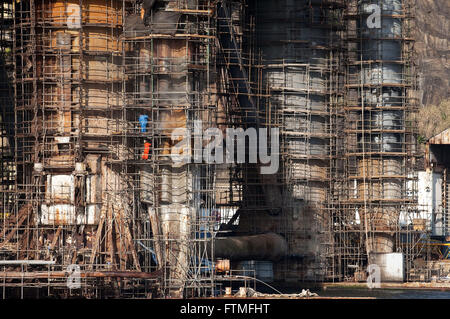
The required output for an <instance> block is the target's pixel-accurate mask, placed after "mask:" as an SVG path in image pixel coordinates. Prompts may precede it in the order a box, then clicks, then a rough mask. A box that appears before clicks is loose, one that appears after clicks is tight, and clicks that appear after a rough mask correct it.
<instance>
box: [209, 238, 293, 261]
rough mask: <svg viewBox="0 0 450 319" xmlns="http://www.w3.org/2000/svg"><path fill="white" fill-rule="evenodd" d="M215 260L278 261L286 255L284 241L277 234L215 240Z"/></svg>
mask: <svg viewBox="0 0 450 319" xmlns="http://www.w3.org/2000/svg"><path fill="white" fill-rule="evenodd" d="M214 255H215V258H224V259H230V260H231V261H239V260H268V261H278V260H280V259H281V258H283V257H284V256H286V255H287V243H286V240H285V239H284V238H283V237H282V236H280V235H277V234H274V233H267V234H262V235H254V236H241V237H224V238H216V239H215V241H214Z"/></svg>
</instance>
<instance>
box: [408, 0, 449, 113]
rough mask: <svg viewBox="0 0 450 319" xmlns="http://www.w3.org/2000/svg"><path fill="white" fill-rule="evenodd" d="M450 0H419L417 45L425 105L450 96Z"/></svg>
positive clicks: (417, 2)
mask: <svg viewBox="0 0 450 319" xmlns="http://www.w3.org/2000/svg"><path fill="white" fill-rule="evenodd" d="M449 20H450V0H416V24H417V35H416V39H417V42H416V49H417V53H418V55H419V61H418V62H419V70H420V84H421V89H422V91H423V100H422V102H423V104H424V105H430V104H433V105H439V104H440V103H441V102H442V100H444V99H448V98H449V97H450V94H449V88H450V56H449V52H450V49H449V39H450V22H449Z"/></svg>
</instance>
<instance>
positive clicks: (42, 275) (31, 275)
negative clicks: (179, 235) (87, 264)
mask: <svg viewBox="0 0 450 319" xmlns="http://www.w3.org/2000/svg"><path fill="white" fill-rule="evenodd" d="M161 274H162V271H155V272H151V273H147V272H137V271H91V272H81V273H80V277H81V278H137V279H154V278H158V277H160V276H161ZM68 275H69V273H68V272H65V271H34V272H21V271H4V272H0V278H11V279H12V278H23V279H46V278H67V277H68Z"/></svg>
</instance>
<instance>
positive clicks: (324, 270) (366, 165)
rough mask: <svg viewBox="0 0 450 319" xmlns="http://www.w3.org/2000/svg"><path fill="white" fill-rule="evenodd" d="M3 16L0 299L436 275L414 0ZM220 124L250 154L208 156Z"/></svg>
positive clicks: (109, 2) (282, 0)
mask: <svg viewBox="0 0 450 319" xmlns="http://www.w3.org/2000/svg"><path fill="white" fill-rule="evenodd" d="M0 11H1V12H0V13H1V20H2V23H1V30H0V32H1V33H0V37H1V39H0V40H1V42H0V45H1V61H0V62H1V63H0V67H1V71H0V76H1V77H0V81H1V83H0V90H1V92H0V93H1V96H0V99H1V106H0V107H1V109H0V110H1V112H0V158H1V159H0V160H1V166H0V178H1V186H0V287H1V289H0V295H1V296H2V297H3V298H20V297H33V298H34V297H36V298H43V297H51V296H60V297H61V296H62V297H69V296H82V297H86V298H110V297H116V298H128V297H130V298H155V297H170V298H183V297H214V296H221V295H224V294H229V293H230V290H231V291H232V290H234V289H236V287H239V286H243V285H244V284H245V285H247V284H248V282H252V281H254V280H256V281H258V282H261V281H262V282H266V283H270V284H271V285H278V286H283V285H284V284H295V285H297V286H301V285H302V283H305V282H327V281H328V282H345V281H365V280H366V279H367V275H368V270H367V269H368V266H370V265H376V266H377V267H378V269H379V274H380V278H381V280H382V281H383V282H389V281H394V282H395V281H396V282H403V281H423V282H426V281H430V280H431V279H432V278H433V277H436V276H438V277H439V276H443V275H444V272H443V271H444V270H445V269H446V268H445V267H446V266H445V263H444V261H445V259H446V258H447V257H448V256H447V255H448V252H447V251H446V250H445V247H447V246H446V244H445V242H446V241H445V236H447V233H448V231H450V227H449V226H448V225H449V220H448V218H447V215H448V211H447V206H448V205H447V204H448V195H447V191H448V188H449V187H448V182H447V176H448V173H447V169H446V167H448V160H447V162H446V161H445V154H444V153H445V149H446V145H445V143H447V144H448V143H449V141H448V139H442V138H436V139H435V140H432V141H430V142H429V143H431V144H430V145H429V146H428V148H427V149H428V152H427V156H428V157H427V160H426V161H425V162H426V165H424V164H423V163H422V162H423V161H420V159H419V158H418V149H417V143H416V140H417V139H416V126H415V125H414V122H413V116H414V113H415V112H416V110H417V108H418V106H419V104H420V101H419V99H418V94H417V87H416V81H417V76H416V70H415V55H414V52H415V51H414V30H415V26H414V3H413V1H412V0H362V1H357V0H279V1H270V0H247V1H245V0H224V1H208V0H142V1H139V0H136V1H135V0H133V1H131V0H4V1H2V6H1V8H0ZM214 129H215V130H214ZM229 129H234V130H235V131H234V132H237V133H236V137H237V139H239V137H241V138H242V137H243V139H244V140H247V141H250V142H248V143H244V144H243V145H240V146H239V144H238V145H237V148H236V150H237V151H238V150H239V147H241V148H240V150H245V151H247V152H246V154H247V156H245V158H244V160H237V159H236V158H235V157H232V159H233V160H232V161H225V160H216V161H207V160H206V156H203V155H205V154H207V152H208V150H210V149H209V148H208V145H211V144H210V141H212V140H214V143H215V145H218V146H223V147H224V148H225V149H227V148H228V149H229V148H230V145H233V141H234V139H227V138H225V135H226V134H225V133H226V132H227V130H229ZM252 129H254V130H256V132H261V131H262V132H265V133H266V134H267V135H266V136H265V138H264V136H263V135H259V136H257V137H256V139H252V138H253V137H254V136H252V134H251V131H252ZM217 131H219V132H222V134H219V136H217V134H216V135H214V134H211V132H217ZM208 132H210V133H208ZM444 133H445V132H444ZM239 134H242V135H241V136H239ZM186 136H188V138H187V139H186V138H183V137H186ZM444 136H447V137H448V134H446V135H445V134H444ZM264 139H265V140H267V141H268V143H269V147H268V149H269V153H272V157H273V156H275V157H276V158H277V159H278V161H279V169H278V170H277V171H276V172H270V173H269V174H267V173H264V171H265V170H264V169H265V168H267V167H266V166H267V163H263V162H262V161H260V160H256V161H252V160H251V159H252V158H253V156H254V154H255V153H258V152H259V151H260V148H261V146H260V145H261V143H258V142H261V140H264ZM251 141H253V142H255V141H256V143H255V144H257V145H259V146H255V145H252V143H251ZM237 143H239V141H238V142H237ZM276 145H278V146H279V147H275V146H276ZM231 148H233V149H234V146H231ZM192 154H193V156H192V158H191V159H190V160H188V161H185V160H183V161H174V156H176V157H177V158H183V159H185V158H189V156H187V157H186V155H192ZM436 154H437V155H436ZM213 155H214V156H215V158H216V159H217V158H219V159H220V158H221V156H222V157H224V158H225V157H226V156H225V155H224V154H220V153H218V152H217V150H216V151H215V154H213ZM420 176H421V179H422V183H419V177H420ZM420 185H425V186H424V187H423V189H422V190H420V187H419V186H420ZM430 187H431V188H432V191H431V192H430ZM437 189H438V190H439V191H438V190H437ZM444 203H445V204H444ZM246 281H247V282H246ZM243 282H244V284H243ZM229 287H231V289H230V288H229Z"/></svg>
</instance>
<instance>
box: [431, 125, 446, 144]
mask: <svg viewBox="0 0 450 319" xmlns="http://www.w3.org/2000/svg"><path fill="white" fill-rule="evenodd" d="M428 144H450V128H448V129H446V130H445V131H443V132H442V133H439V134H438V135H435V136H433V137H432V138H430V139H429V140H428Z"/></svg>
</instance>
